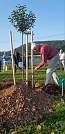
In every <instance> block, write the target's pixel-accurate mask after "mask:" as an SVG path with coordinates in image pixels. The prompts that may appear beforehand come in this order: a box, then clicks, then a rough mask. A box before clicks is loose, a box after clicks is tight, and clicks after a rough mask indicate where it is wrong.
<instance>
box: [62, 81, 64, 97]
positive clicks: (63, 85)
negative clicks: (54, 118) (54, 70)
mask: <svg viewBox="0 0 65 134" xmlns="http://www.w3.org/2000/svg"><path fill="white" fill-rule="evenodd" d="M63 92H64V79H63V80H62V97H63Z"/></svg>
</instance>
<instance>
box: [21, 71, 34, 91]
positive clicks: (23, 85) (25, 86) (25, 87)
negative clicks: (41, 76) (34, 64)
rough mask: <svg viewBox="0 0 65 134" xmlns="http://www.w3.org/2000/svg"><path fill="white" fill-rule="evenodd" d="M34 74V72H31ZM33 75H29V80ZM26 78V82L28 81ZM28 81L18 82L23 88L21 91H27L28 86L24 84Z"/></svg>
mask: <svg viewBox="0 0 65 134" xmlns="http://www.w3.org/2000/svg"><path fill="white" fill-rule="evenodd" d="M33 73H34V72H33ZM33 73H31V75H30V76H29V78H30V77H31V76H32V75H33ZM29 78H28V80H29ZM28 80H26V81H25V82H24V81H20V82H19V85H20V86H21V87H22V88H23V89H28V84H26V82H28Z"/></svg>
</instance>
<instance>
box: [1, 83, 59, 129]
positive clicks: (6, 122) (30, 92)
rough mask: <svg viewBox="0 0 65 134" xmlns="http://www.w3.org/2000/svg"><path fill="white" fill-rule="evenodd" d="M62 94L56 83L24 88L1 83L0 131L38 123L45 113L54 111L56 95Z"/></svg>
mask: <svg viewBox="0 0 65 134" xmlns="http://www.w3.org/2000/svg"><path fill="white" fill-rule="evenodd" d="M59 94H61V89H60V87H58V86H57V85H55V84H48V85H46V86H44V87H34V89H32V88H31V85H29V87H28V89H23V88H22V87H21V86H20V85H18V84H17V85H16V86H14V85H13V83H10V84H4V85H2V84H0V131H1V130H2V129H3V128H4V127H6V126H9V127H10V128H13V127H15V126H16V125H18V124H20V123H22V124H26V122H28V121H30V122H34V123H37V122H38V121H39V120H40V119H42V115H43V114H48V113H49V112H53V106H54V102H55V101H54V96H55V95H59Z"/></svg>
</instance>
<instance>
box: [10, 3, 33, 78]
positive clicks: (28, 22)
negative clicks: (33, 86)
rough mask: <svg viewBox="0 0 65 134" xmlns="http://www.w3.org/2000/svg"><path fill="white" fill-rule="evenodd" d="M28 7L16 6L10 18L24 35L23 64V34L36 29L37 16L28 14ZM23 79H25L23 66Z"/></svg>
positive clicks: (30, 12)
mask: <svg viewBox="0 0 65 134" xmlns="http://www.w3.org/2000/svg"><path fill="white" fill-rule="evenodd" d="M26 11H27V10H26V5H23V6H21V5H20V4H17V5H16V10H13V11H12V12H11V15H10V16H9V18H8V19H9V22H11V23H12V25H13V26H14V27H15V28H16V30H17V31H19V32H20V33H22V63H23V34H24V32H27V31H28V30H31V27H32V28H33V27H34V22H35V20H36V17H35V14H33V13H32V11H29V13H26ZM22 79H23V66H22Z"/></svg>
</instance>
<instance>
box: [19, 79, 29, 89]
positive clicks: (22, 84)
mask: <svg viewBox="0 0 65 134" xmlns="http://www.w3.org/2000/svg"><path fill="white" fill-rule="evenodd" d="M19 85H20V86H21V87H22V88H23V89H28V85H27V84H26V82H24V81H20V82H19Z"/></svg>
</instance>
